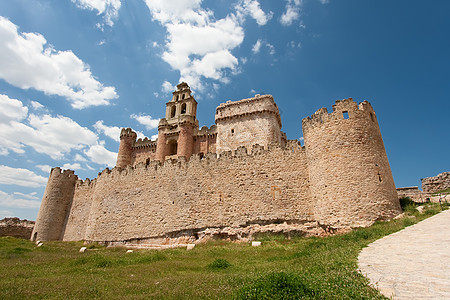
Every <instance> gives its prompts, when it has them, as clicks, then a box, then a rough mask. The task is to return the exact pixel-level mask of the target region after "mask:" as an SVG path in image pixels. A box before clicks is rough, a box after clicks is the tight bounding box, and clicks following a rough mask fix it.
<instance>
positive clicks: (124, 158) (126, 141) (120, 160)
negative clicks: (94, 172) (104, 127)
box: [116, 128, 137, 168]
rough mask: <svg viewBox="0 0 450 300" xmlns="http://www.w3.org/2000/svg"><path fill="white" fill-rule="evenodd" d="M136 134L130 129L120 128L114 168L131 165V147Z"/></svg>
mask: <svg viewBox="0 0 450 300" xmlns="http://www.w3.org/2000/svg"><path fill="white" fill-rule="evenodd" d="M136 137H137V134H136V132H134V131H133V130H131V128H122V131H121V132H120V145H119V153H118V154H117V163H116V167H119V168H125V167H126V166H128V165H130V164H131V159H132V156H133V145H134V143H135V142H136Z"/></svg>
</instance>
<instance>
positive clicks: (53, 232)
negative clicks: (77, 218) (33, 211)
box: [31, 168, 78, 241]
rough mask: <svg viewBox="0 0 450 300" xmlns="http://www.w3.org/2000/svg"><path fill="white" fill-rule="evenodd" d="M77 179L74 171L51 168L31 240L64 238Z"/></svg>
mask: <svg viewBox="0 0 450 300" xmlns="http://www.w3.org/2000/svg"><path fill="white" fill-rule="evenodd" d="M77 180H78V177H77V176H76V175H74V171H71V170H64V171H63V172H61V169H60V168H53V169H52V170H51V172H50V177H49V179H48V182H47V187H46V188H45V192H44V196H43V197H42V202H41V207H40V209H39V213H38V217H37V219H36V224H35V226H34V229H33V233H32V234H31V240H33V241H34V240H40V241H51V240H62V238H63V234H64V228H65V226H66V222H67V217H68V213H69V211H70V206H71V203H72V200H73V195H74V190H75V183H76V181H77Z"/></svg>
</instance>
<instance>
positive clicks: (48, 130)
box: [0, 95, 120, 176]
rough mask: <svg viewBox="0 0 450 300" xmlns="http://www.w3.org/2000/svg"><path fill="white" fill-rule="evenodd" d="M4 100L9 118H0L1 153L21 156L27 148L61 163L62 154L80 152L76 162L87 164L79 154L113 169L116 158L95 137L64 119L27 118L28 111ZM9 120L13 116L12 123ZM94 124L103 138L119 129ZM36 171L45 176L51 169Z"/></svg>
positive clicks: (30, 115)
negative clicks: (13, 153) (59, 160)
mask: <svg viewBox="0 0 450 300" xmlns="http://www.w3.org/2000/svg"><path fill="white" fill-rule="evenodd" d="M3 96H4V97H0V101H1V102H0V105H2V106H4V107H5V109H7V110H8V111H9V112H10V117H9V118H0V152H1V151H2V150H4V151H6V152H7V151H13V152H16V153H24V152H25V149H24V148H25V146H29V147H32V148H33V149H34V150H35V151H37V152H39V153H43V154H46V155H49V156H50V157H52V158H53V159H62V158H64V156H65V154H67V153H70V152H71V151H73V150H75V151H79V153H76V154H75V160H76V161H81V162H85V161H87V160H86V158H84V157H83V156H82V155H80V152H81V153H84V154H85V155H86V156H87V157H88V158H89V159H91V161H92V162H94V163H97V164H103V165H108V166H114V164H115V160H116V158H115V157H116V156H117V154H116V153H114V152H111V151H109V150H107V149H105V147H104V145H103V142H100V141H99V140H98V137H97V135H96V134H95V133H94V132H92V131H91V130H89V129H88V128H86V127H82V126H80V125H79V124H78V123H77V122H75V121H74V120H72V119H70V118H67V117H64V116H56V117H54V116H51V115H49V114H42V115H38V114H29V115H28V116H27V115H26V112H27V109H26V107H25V106H23V103H22V102H21V101H19V100H16V99H11V98H9V97H7V96H5V95H3ZM12 116H15V119H14V118H12ZM96 124H97V125H98V126H97V128H98V130H99V131H102V132H103V133H105V134H110V135H111V136H113V133H111V132H114V131H116V132H117V128H118V127H117V128H114V127H110V126H106V125H104V124H103V122H100V123H99V122H97V123H96ZM119 134H120V132H119ZM117 136H118V135H117ZM102 155H104V156H103V157H102ZM36 167H37V168H39V169H41V170H43V171H44V172H48V171H49V168H50V166H48V165H37V166H36ZM67 168H72V169H80V168H81V165H79V164H78V165H71V166H67ZM0 176H1V174H0Z"/></svg>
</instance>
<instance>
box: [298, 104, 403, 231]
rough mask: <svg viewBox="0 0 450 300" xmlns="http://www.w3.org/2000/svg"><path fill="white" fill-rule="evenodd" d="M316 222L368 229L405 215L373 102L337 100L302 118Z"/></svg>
mask: <svg viewBox="0 0 450 300" xmlns="http://www.w3.org/2000/svg"><path fill="white" fill-rule="evenodd" d="M302 126H303V136H304V139H305V148H306V154H307V160H308V165H309V177H310V188H311V195H312V198H313V205H314V209H313V210H314V215H315V218H316V219H317V220H318V221H319V222H321V223H326V224H330V225H344V226H355V227H356V226H368V225H370V224H372V223H373V222H374V221H376V220H378V219H388V218H391V217H393V216H395V215H397V214H399V213H400V212H401V208H400V204H399V201H398V198H397V192H396V189H395V184H394V180H393V177H392V172H391V169H390V166H389V162H388V159H387V155H386V151H385V148H384V143H383V140H382V137H381V133H380V129H379V126H378V122H377V119H376V116H375V112H374V111H373V109H372V107H371V105H370V103H368V102H367V101H365V102H363V103H361V104H360V105H359V107H358V105H357V103H356V102H354V101H353V100H352V99H351V98H349V99H345V100H338V101H336V104H335V105H333V112H332V113H330V114H328V112H327V110H326V109H325V108H322V109H319V110H318V111H317V112H316V113H315V114H314V115H312V116H311V117H308V118H305V119H303V122H302Z"/></svg>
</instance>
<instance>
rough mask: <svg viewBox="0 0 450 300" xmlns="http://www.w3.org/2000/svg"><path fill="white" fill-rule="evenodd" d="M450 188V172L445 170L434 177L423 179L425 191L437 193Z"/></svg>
mask: <svg viewBox="0 0 450 300" xmlns="http://www.w3.org/2000/svg"><path fill="white" fill-rule="evenodd" d="M448 188H450V172H443V173H440V174H438V175H437V176H434V177H427V178H423V179H422V190H423V191H424V192H425V193H436V192H439V191H443V190H445V189H448Z"/></svg>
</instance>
